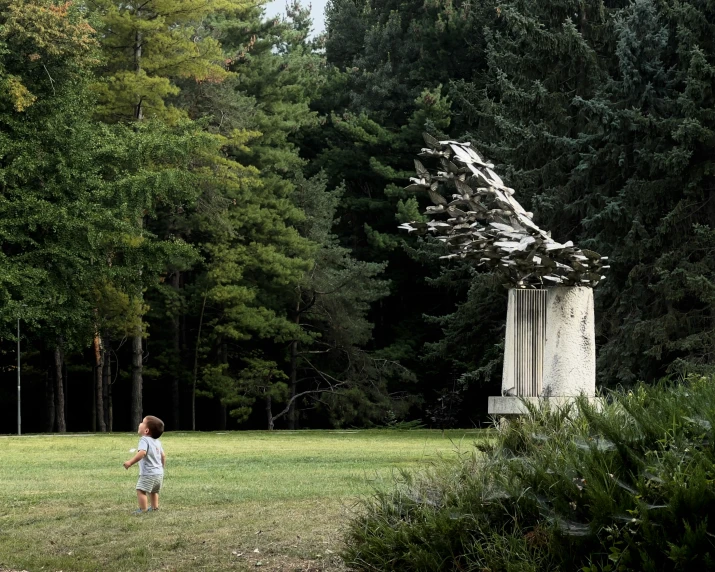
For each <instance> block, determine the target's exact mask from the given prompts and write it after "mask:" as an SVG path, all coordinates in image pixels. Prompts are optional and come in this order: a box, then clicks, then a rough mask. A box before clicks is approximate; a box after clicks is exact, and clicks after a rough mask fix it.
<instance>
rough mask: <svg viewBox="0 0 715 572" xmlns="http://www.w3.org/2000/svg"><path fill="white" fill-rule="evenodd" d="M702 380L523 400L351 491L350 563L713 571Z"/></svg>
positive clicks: (709, 454)
mask: <svg viewBox="0 0 715 572" xmlns="http://www.w3.org/2000/svg"><path fill="white" fill-rule="evenodd" d="M714 423H715V381H714V380H712V379H705V378H691V379H688V380H686V381H685V382H683V383H680V384H673V383H665V382H664V383H661V384H659V385H658V386H655V387H649V386H645V385H641V386H639V387H637V388H636V389H634V390H633V391H628V392H623V391H621V392H614V393H612V394H610V395H609V396H608V398H607V399H606V400H605V402H604V403H603V405H602V407H600V410H599V409H597V408H594V406H592V405H590V404H589V403H588V401H587V400H578V401H577V402H576V403H575V404H574V405H573V406H571V407H567V408H562V409H551V410H548V409H543V410H536V409H531V410H530V414H529V415H526V416H522V417H521V418H519V419H517V420H514V421H510V422H509V423H507V424H505V425H504V426H503V427H501V428H500V429H499V430H498V431H497V432H495V437H494V439H493V440H492V441H491V442H490V444H489V445H488V446H483V445H479V444H476V445H475V447H474V449H473V450H472V451H471V452H469V453H464V454H462V456H461V457H460V458H459V460H458V461H457V462H454V461H452V462H446V461H445V462H443V463H440V464H439V465H435V466H433V467H432V468H431V469H429V470H428V471H425V472H423V473H420V474H416V475H412V474H408V473H401V474H400V476H399V477H398V478H396V483H394V486H392V487H391V488H390V490H378V491H376V492H375V493H374V494H373V495H372V496H371V497H370V498H367V499H364V501H363V503H362V506H361V508H360V510H359V511H358V512H357V513H356V516H355V517H354V518H353V520H352V521H351V523H350V525H349V528H348V532H347V536H346V545H347V548H346V550H345V552H344V554H343V557H344V558H345V561H346V562H347V563H348V565H349V566H351V567H352V568H353V569H357V570H424V571H430V572H431V571H436V570H473V571H483V572H486V571H490V572H498V571H510V572H512V571H514V572H516V571H520V572H522V571H523V572H526V571H539V572H541V571H544V570H563V571H569V572H570V571H574V570H581V571H584V572H601V571H603V572H605V571H630V570H633V571H669V570H680V571H682V570H697V571H701V570H715V455H714V454H713V424H714Z"/></svg>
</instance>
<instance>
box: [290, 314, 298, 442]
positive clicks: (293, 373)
mask: <svg viewBox="0 0 715 572" xmlns="http://www.w3.org/2000/svg"><path fill="white" fill-rule="evenodd" d="M297 321H298V318H297V319H296V322H297ZM297 387H298V340H293V341H292V342H291V344H290V396H289V399H290V400H291V401H290V409H288V429H290V430H291V431H292V430H294V429H295V422H296V417H297V415H296V410H295V402H296V401H297V399H295V394H296V391H297Z"/></svg>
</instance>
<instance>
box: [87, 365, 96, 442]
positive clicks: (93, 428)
mask: <svg viewBox="0 0 715 572" xmlns="http://www.w3.org/2000/svg"><path fill="white" fill-rule="evenodd" d="M92 372H93V373H92V383H91V384H90V385H91V386H92V407H91V410H92V414H91V415H90V417H89V419H90V422H89V427H90V429H91V431H92V433H95V432H96V431H97V414H96V413H95V412H94V402H95V401H97V384H96V383H94V370H92Z"/></svg>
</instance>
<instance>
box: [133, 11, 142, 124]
mask: <svg viewBox="0 0 715 572" xmlns="http://www.w3.org/2000/svg"><path fill="white" fill-rule="evenodd" d="M136 16H137V17H139V11H138V10H137V13H136ZM133 48H134V71H135V72H136V73H137V74H139V72H140V71H141V69H142V66H141V59H142V34H141V32H137V33H136V35H135V36H134V46H133ZM142 99H143V96H141V95H140V96H139V101H138V102H137V103H136V105H135V106H134V119H136V120H137V121H141V120H142V119H143V118H144V110H143V108H142V103H143V102H142Z"/></svg>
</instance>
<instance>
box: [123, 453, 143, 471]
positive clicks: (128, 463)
mask: <svg viewBox="0 0 715 572" xmlns="http://www.w3.org/2000/svg"><path fill="white" fill-rule="evenodd" d="M144 457H146V451H145V450H144V449H139V450H138V451H137V454H136V455H134V456H133V457H132V458H131V459H129V460H128V461H125V462H124V468H125V469H128V468H129V467H131V466H132V465H133V464H134V463H138V462H139V461H141V460H142V459H143V458H144Z"/></svg>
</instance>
